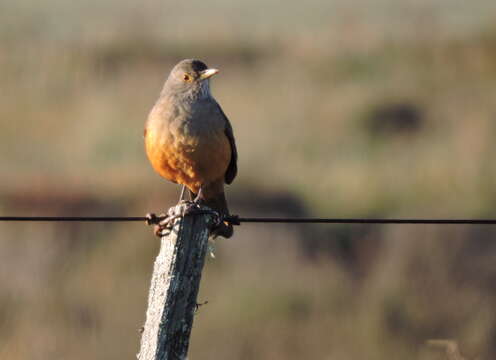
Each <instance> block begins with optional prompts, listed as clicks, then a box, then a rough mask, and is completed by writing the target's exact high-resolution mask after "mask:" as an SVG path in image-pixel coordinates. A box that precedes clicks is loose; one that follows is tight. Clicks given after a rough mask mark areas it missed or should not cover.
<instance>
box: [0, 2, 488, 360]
mask: <svg viewBox="0 0 496 360" xmlns="http://www.w3.org/2000/svg"><path fill="white" fill-rule="evenodd" d="M495 22H496V2H494V1H493V0H472V1H456V0H422V1H418V0H415V1H414V0H411V1H397V0H361V1H358V0H357V1H345V0H333V1H325V0H306V1H304V2H283V1H277V0H265V1H261V0H253V1H249V2H248V1H246V2H236V1H228V0H216V1H211V2H209V1H200V0H190V1H186V2H165V1H158V0H149V1H148V0H147V1H129V0H120V1H117V0H103V1H102V0H98V1H97V0H87V1H84V2H82V1H81V2H76V1H72V2H69V1H63V0H45V1H34V0H16V1H14V0H4V1H2V2H0V124H1V132H0V180H1V188H0V214H2V215H69V216H70V215H91V216H100V215H102V216H103V215H113V216H119V215H133V216H141V215H144V214H145V213H147V212H152V211H153V212H161V211H163V210H165V209H167V208H168V207H169V206H171V205H173V204H174V203H175V202H176V200H177V196H178V193H179V188H178V187H177V186H174V185H172V184H169V183H167V182H165V181H164V180H162V179H161V178H159V176H158V175H156V174H155V173H154V172H153V171H152V170H151V167H150V166H149V164H148V161H147V159H146V157H145V155H144V151H143V139H142V134H143V124H144V121H145V118H146V116H147V113H148V111H149V109H150V108H151V106H152V105H153V103H154V101H155V99H156V98H157V96H158V93H159V91H160V89H161V86H162V83H163V81H164V79H165V78H166V76H167V74H168V72H169V70H170V68H171V67H172V66H173V65H174V64H175V63H176V62H177V61H179V60H181V59H183V58H188V57H195V58H199V59H202V60H204V61H205V62H206V63H207V64H209V65H211V66H214V67H218V68H220V69H221V73H220V74H219V75H218V76H216V77H215V78H214V80H213V82H212V86H213V91H214V94H215V96H216V98H217V99H218V101H219V102H220V103H221V105H222V106H223V108H224V110H225V112H226V114H227V115H228V116H229V117H230V119H231V122H232V124H233V127H234V131H235V135H236V139H237V143H238V149H239V154H240V157H239V175H238V178H237V179H236V181H235V182H234V184H233V185H232V186H230V187H229V188H228V189H227V196H228V198H229V202H230V206H231V210H232V212H233V213H235V214H240V215H244V216H267V215H271V216H328V217H348V216H350V217H351V216H353V217H425V218H430V217H447V218H450V217H451V218H457V217H458V218H459V217H467V218H472V217H474V218H478V217H490V218H494V217H496V188H495V180H496V162H495V161H494V155H495V149H494V144H495V142H496V122H495V120H496V101H495V100H496V96H495V90H496V25H495ZM495 236H496V229H494V228H493V227H490V226H434V225H432V226H427V225H422V226H407V225H396V226H395V225H388V226H378V225H371V226H359V225H347V226H345V225H307V226H303V225H275V224H274V225H264V224H257V225H254V224H244V225H242V226H240V227H238V228H236V234H235V236H234V238H232V239H229V240H220V241H217V250H216V259H211V260H209V261H208V263H207V264H206V267H205V272H204V277H203V280H202V288H201V293H200V301H208V304H207V305H205V306H203V307H201V308H200V311H199V313H198V314H197V316H196V319H195V326H194V329H193V335H192V339H191V350H190V358H191V359H286V360H290V359H371V360H374V359H444V358H445V355H444V352H443V351H442V349H441V350H440V349H433V348H431V347H428V346H426V345H425V343H426V341H427V340H429V339H454V340H456V341H457V342H458V344H459V346H460V348H461V349H462V351H463V352H464V353H465V355H466V356H467V358H469V359H474V358H478V359H494V358H495V357H496V308H495V301H496V241H495V240H496V239H495ZM157 251H158V240H157V239H156V238H155V237H154V236H153V235H152V231H151V229H150V228H147V227H146V226H145V225H144V224H141V223H121V224H89V223H88V224H84V223H83V224H80V223H61V224H54V223H23V224H21V223H2V224H0V358H1V359H6V360H7V359H8V360H23V359H33V360H36V359H51V360H53V359H75V360H77V359H131V358H134V356H135V354H136V353H137V351H138V346H139V337H140V335H139V332H138V329H139V328H140V327H141V326H142V324H143V322H144V315H145V308H146V300H147V290H148V286H149V280H150V276H151V271H152V264H153V261H154V257H155V255H156V254H157Z"/></svg>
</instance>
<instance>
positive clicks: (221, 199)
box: [201, 191, 234, 239]
mask: <svg viewBox="0 0 496 360" xmlns="http://www.w3.org/2000/svg"><path fill="white" fill-rule="evenodd" d="M201 203H202V204H204V205H206V206H208V207H209V208H211V209H212V210H214V211H217V212H218V213H219V214H220V215H229V208H228V207H227V201H226V196H225V193H224V191H222V192H219V193H217V194H215V195H214V196H208V197H206V198H202V199H201ZM233 233H234V230H233V226H232V225H231V224H229V223H227V222H225V221H224V222H222V223H221V224H220V225H219V226H217V227H216V228H214V229H213V230H212V235H214V237H217V236H222V237H225V238H226V239H227V238H230V237H231V236H232V235H233Z"/></svg>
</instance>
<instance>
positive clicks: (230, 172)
mask: <svg viewBox="0 0 496 360" xmlns="http://www.w3.org/2000/svg"><path fill="white" fill-rule="evenodd" d="M217 108H218V109H219V112H220V113H221V115H222V117H223V118H224V120H225V123H226V125H225V126H226V127H225V129H224V133H225V134H226V136H227V138H228V139H229V144H231V161H230V162H229V166H228V167H227V170H226V175H225V176H224V180H225V182H226V184H230V183H232V182H233V180H234V178H235V177H236V174H237V173H238V151H237V150H236V141H235V140H234V134H233V129H232V126H231V123H230V122H229V119H228V118H227V116H226V114H224V111H222V108H221V107H220V106H219V104H217Z"/></svg>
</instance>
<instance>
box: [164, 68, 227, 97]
mask: <svg viewBox="0 0 496 360" xmlns="http://www.w3.org/2000/svg"><path fill="white" fill-rule="evenodd" d="M218 72H219V70H217V69H209V68H208V66H207V65H205V63H203V62H202V61H200V60H194V59H186V60H182V61H180V62H179V63H178V64H177V65H176V66H174V68H173V69H172V71H171V72H170V74H169V77H168V79H167V81H166V83H165V88H164V90H165V89H167V91H172V92H173V93H175V94H177V95H186V96H188V97H200V98H202V97H208V96H210V86H209V80H208V79H209V78H210V77H211V76H213V75H215V74H217V73H218Z"/></svg>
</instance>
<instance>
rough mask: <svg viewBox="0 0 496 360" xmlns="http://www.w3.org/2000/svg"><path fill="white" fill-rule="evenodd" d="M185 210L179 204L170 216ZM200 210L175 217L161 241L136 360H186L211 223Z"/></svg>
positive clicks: (210, 218) (210, 217) (211, 220)
mask: <svg viewBox="0 0 496 360" xmlns="http://www.w3.org/2000/svg"><path fill="white" fill-rule="evenodd" d="M185 206H187V205H185V204H179V205H177V206H175V207H174V208H172V209H174V210H173V211H172V212H175V213H177V214H181V213H183V211H184V209H185ZM172 209H171V210H172ZM171 210H170V211H169V213H170V212H171ZM200 210H207V211H205V212H204V213H200V214H197V213H193V214H190V215H186V216H184V217H178V218H177V219H176V220H174V225H173V227H172V229H171V231H170V232H169V233H168V234H165V235H164V236H162V238H161V245H160V252H159V254H158V256H157V258H156V260H155V264H154V268H153V275H152V280H151V286H150V292H149V295H148V310H147V312H146V322H145V326H144V329H143V334H142V337H141V348H140V352H139V353H138V359H139V360H166V359H167V360H176V359H178V360H182V359H186V355H187V352H188V345H189V337H190V334H191V328H192V325H193V317H194V313H195V310H196V308H197V296H198V290H199V288H200V279H201V274H202V269H203V264H204V262H205V255H206V253H207V248H208V236H209V227H210V226H211V224H212V222H213V221H214V217H213V215H211V214H208V208H205V209H204V208H201V209H200Z"/></svg>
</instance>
